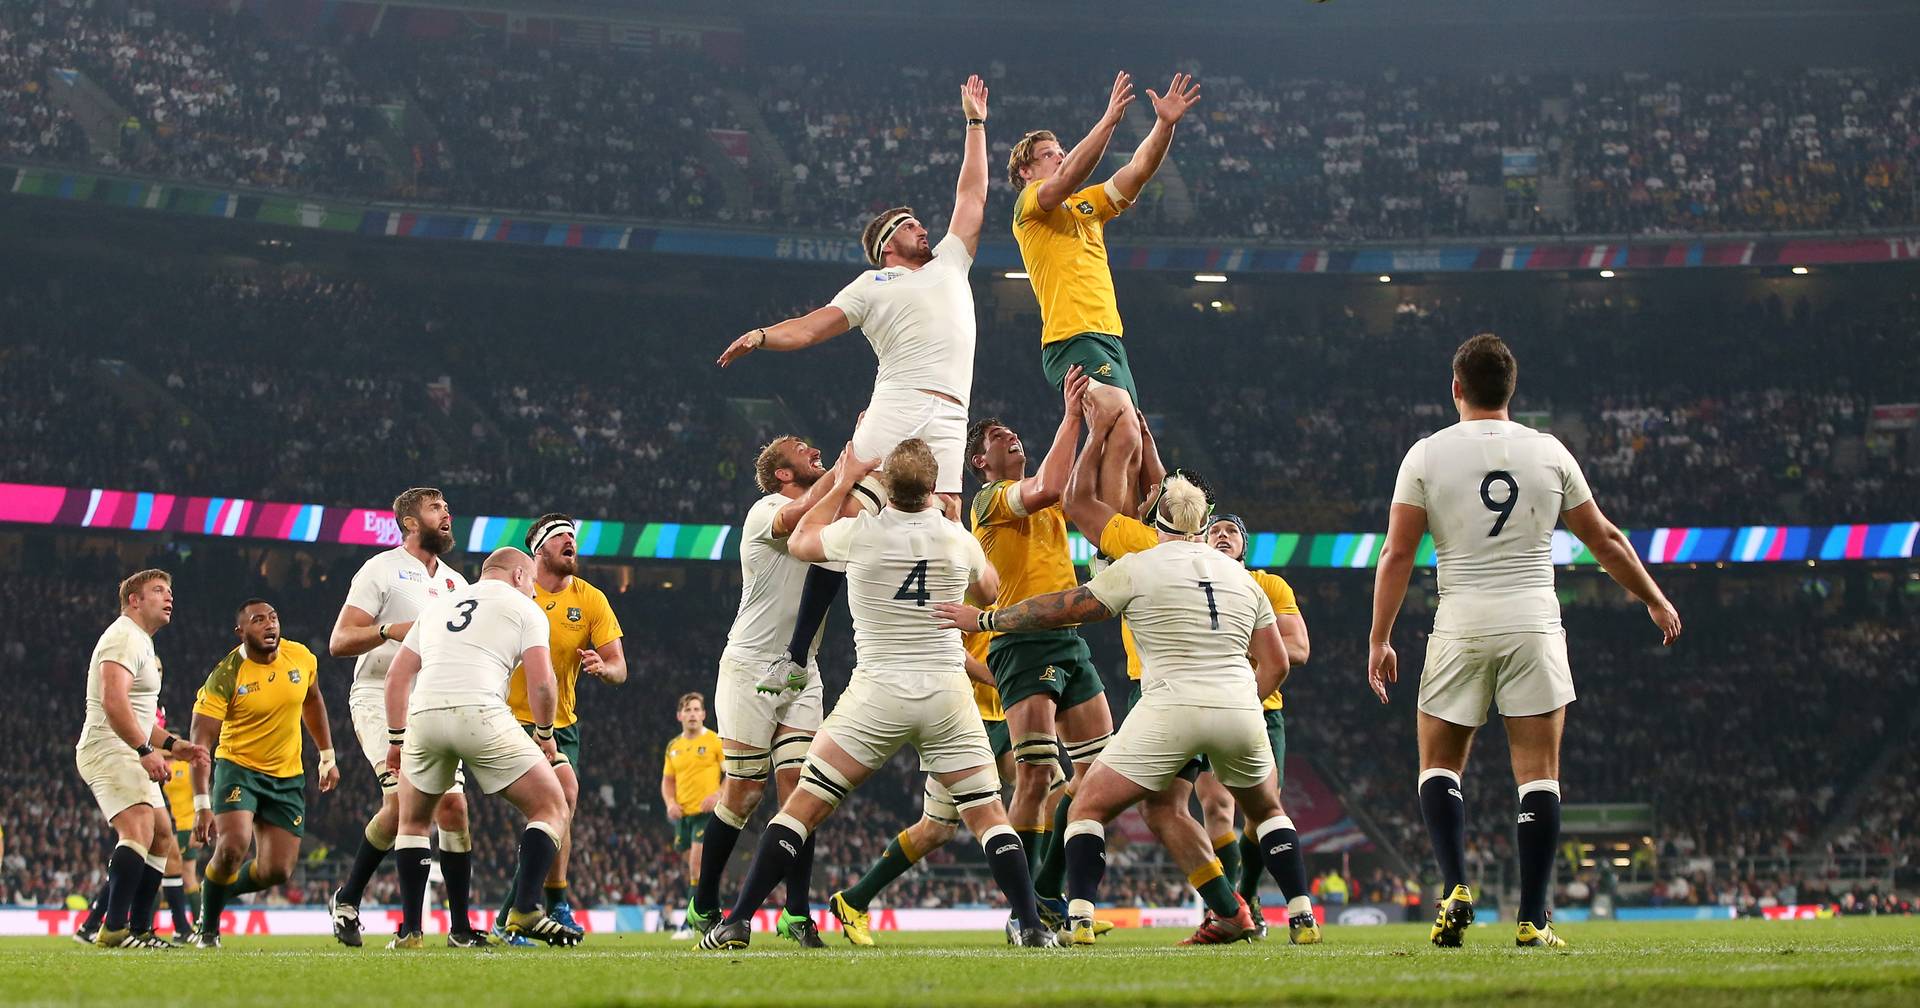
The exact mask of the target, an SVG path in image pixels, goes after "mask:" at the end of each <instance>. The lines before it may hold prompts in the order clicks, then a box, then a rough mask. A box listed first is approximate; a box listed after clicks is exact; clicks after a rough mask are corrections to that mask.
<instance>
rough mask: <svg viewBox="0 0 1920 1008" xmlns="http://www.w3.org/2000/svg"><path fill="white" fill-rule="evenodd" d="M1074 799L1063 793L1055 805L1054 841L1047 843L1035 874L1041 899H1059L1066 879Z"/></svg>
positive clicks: (1034, 884) (1036, 887)
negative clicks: (1070, 816) (1069, 815)
mask: <svg viewBox="0 0 1920 1008" xmlns="http://www.w3.org/2000/svg"><path fill="white" fill-rule="evenodd" d="M1072 805H1073V800H1072V799H1071V798H1070V797H1068V796H1067V795H1061V796H1060V800H1059V801H1057V802H1055V803H1054V805H1053V830H1052V834H1053V838H1054V840H1053V842H1052V843H1050V844H1048V845H1047V850H1046V853H1045V854H1043V855H1041V857H1040V870H1039V871H1037V872H1035V873H1034V875H1033V891H1034V892H1036V893H1039V894H1040V898H1041V899H1059V898H1060V897H1061V895H1062V893H1061V891H1060V886H1061V885H1062V883H1064V882H1065V881H1066V874H1067V811H1068V809H1069V807H1070V806H1072Z"/></svg>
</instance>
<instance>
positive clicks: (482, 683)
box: [402, 580, 548, 713]
mask: <svg viewBox="0 0 1920 1008" xmlns="http://www.w3.org/2000/svg"><path fill="white" fill-rule="evenodd" d="M547 630H548V627H547V615H546V613H543V612H541V611H540V607H539V606H537V605H534V604H533V600H532V599H530V598H528V597H526V596H525V595H522V594H520V593H519V592H517V591H515V590H514V589H513V586H512V585H509V584H507V583H506V582H504V581H492V580H488V581H480V582H478V583H476V584H474V585H472V586H471V587H468V588H462V589H460V590H459V591H456V592H454V593H453V594H451V595H446V596H443V597H441V598H440V599H439V600H437V601H435V602H434V603H433V604H432V605H429V606H427V607H426V608H425V609H422V610H421V611H420V617H419V620H418V621H417V622H415V623H414V625H413V631H412V632H411V633H408V634H407V640H406V643H405V644H404V645H402V646H403V647H405V648H406V649H407V650H409V651H412V652H413V653H415V654H417V655H419V656H420V674H419V676H418V677H417V678H415V679H414V681H413V696H412V698H411V699H410V700H409V701H408V703H407V711H408V712H409V713H412V712H414V711H423V710H438V709H440V708H443V707H470V706H485V707H491V706H495V705H498V706H499V707H500V709H502V710H506V709H507V682H508V680H509V679H510V678H512V676H513V667H514V666H515V665H518V664H520V656H521V655H523V654H525V653H526V651H527V649H528V648H534V647H541V648H544V647H546V646H547Z"/></svg>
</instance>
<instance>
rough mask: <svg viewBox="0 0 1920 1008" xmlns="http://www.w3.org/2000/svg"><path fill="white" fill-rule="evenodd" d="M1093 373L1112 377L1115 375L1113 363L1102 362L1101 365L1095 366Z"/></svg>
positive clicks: (1103, 376)
mask: <svg viewBox="0 0 1920 1008" xmlns="http://www.w3.org/2000/svg"><path fill="white" fill-rule="evenodd" d="M1093 373H1094V374H1097V375H1099V376H1100V377H1102V378H1111V377H1113V365H1111V364H1102V365H1100V366H1099V367H1097V368H1094V369H1093Z"/></svg>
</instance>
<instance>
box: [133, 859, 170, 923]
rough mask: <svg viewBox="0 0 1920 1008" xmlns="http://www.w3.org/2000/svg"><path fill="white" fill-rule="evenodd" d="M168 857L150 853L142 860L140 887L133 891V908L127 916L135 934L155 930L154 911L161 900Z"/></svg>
mask: <svg viewBox="0 0 1920 1008" xmlns="http://www.w3.org/2000/svg"><path fill="white" fill-rule="evenodd" d="M166 872H167V859H166V858H163V857H159V856H158V855H154V854H149V855H147V856H146V859H145V860H144V861H143V862H142V870H141V872H140V888H138V889H135V890H134V892H133V908H132V910H131V911H130V912H129V915H128V918H127V926H129V927H131V928H133V931H134V933H135V934H145V933H146V932H148V931H152V930H153V911H154V910H155V908H156V907H157V905H158V904H159V902H160V880H161V879H162V878H165V877H166Z"/></svg>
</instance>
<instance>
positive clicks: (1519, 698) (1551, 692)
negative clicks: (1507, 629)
mask: <svg viewBox="0 0 1920 1008" xmlns="http://www.w3.org/2000/svg"><path fill="white" fill-rule="evenodd" d="M1494 641H1495V642H1496V643H1495V666H1494V692H1493V699H1494V704H1495V705H1496V706H1498V707H1499V708H1500V713H1501V714H1502V715H1505V716H1506V717H1509V718H1525V717H1534V716H1536V715H1540V714H1547V713H1551V712H1553V711H1557V710H1560V709H1561V708H1564V707H1565V706H1566V705H1568V704H1570V703H1572V702H1573V700H1574V692H1573V670H1572V668H1571V667H1570V665H1569V663H1568V661H1567V635H1566V634H1565V633H1564V632H1560V631H1556V632H1554V633H1513V634H1502V635H1501V636H1499V637H1497V638H1494Z"/></svg>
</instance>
